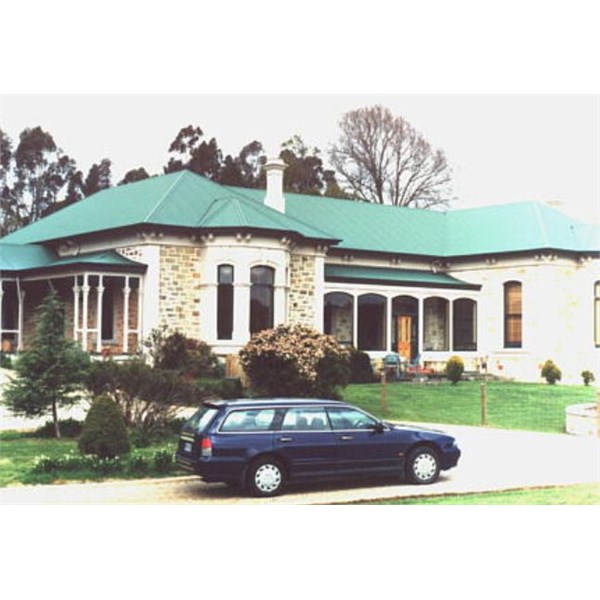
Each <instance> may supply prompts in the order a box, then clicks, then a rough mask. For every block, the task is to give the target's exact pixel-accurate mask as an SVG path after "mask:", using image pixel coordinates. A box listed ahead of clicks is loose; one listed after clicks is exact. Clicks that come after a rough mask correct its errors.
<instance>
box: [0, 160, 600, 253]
mask: <svg viewBox="0 0 600 600" xmlns="http://www.w3.org/2000/svg"><path fill="white" fill-rule="evenodd" d="M264 197H265V192H264V190H257V189H246V188H237V187H231V186H222V185H219V184H217V183H214V182H212V181H210V180H209V179H206V178H205V177H201V176H199V175H196V174H194V173H191V172H189V171H180V172H177V173H170V174H168V175H161V176H157V177H151V178H149V179H145V180H143V181H139V182H136V183H131V184H128V185H122V186H117V187H114V188H110V189H107V190H103V191H101V192H98V193H97V194H94V195H93V196H90V197H89V198H86V199H85V200H82V201H80V202H76V203H75V204H72V205H70V206H68V207H66V208H64V209H63V210H59V211H57V212H56V213H53V214H51V215H49V216H48V217H45V218H44V219H41V220H39V221H37V222H35V223H33V224H31V225H29V226H27V227H24V228H22V229H20V230H18V231H16V232H14V233H12V234H10V235H8V236H6V237H5V238H4V239H3V240H2V242H9V243H13V244H39V243H46V242H50V241H56V240H59V239H63V238H71V237H74V236H85V235H89V234H92V233H96V232H102V231H105V232H109V231H111V230H114V229H120V228H126V227H139V226H145V225H151V226H157V227H160V226H164V227H181V228H186V229H190V228H192V229H198V230H204V231H214V230H219V229H221V230H223V229H225V230H226V229H236V230H239V229H240V228H245V229H250V230H262V231H270V232H273V233H281V232H289V233H291V234H296V235H298V236H301V237H304V238H308V239H317V240H324V241H327V242H328V243H330V244H332V245H334V246H335V247H336V248H339V249H341V250H348V251H366V252H384V253H388V254H402V255H416V256H426V257H438V258H450V257H456V256H468V255H482V254H495V253H506V252H519V251H528V250H544V249H553V250H565V251H572V252H598V251H600V234H599V229H598V228H597V227H593V226H590V225H586V224H583V223H580V222H578V221H575V220H574V219H571V218H569V217H567V216H565V215H563V214H562V213H560V212H559V211H557V210H554V209H553V208H551V207H549V206H546V205H543V204H539V203H535V202H523V203H517V204H506V205H499V206H491V207H484V208H476V209H468V210H456V211H448V212H440V211H433V210H422V209H414V208H398V207H392V206H385V205H378V204H369V203H365V202H353V201H349V200H340V199H336V198H326V197H321V196H308V195H303V194H290V193H286V194H285V197H286V212H285V214H282V213H280V212H278V211H276V210H273V209H271V208H269V207H267V206H265V205H264Z"/></svg>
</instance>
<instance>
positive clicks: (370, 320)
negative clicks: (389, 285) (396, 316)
mask: <svg viewBox="0 0 600 600" xmlns="http://www.w3.org/2000/svg"><path fill="white" fill-rule="evenodd" d="M386 307H387V300H386V299H385V297H383V296H379V295H378V294H364V295H363V296H359V298H358V349H359V350H385V349H386V348H385V345H386V327H385V324H386Z"/></svg>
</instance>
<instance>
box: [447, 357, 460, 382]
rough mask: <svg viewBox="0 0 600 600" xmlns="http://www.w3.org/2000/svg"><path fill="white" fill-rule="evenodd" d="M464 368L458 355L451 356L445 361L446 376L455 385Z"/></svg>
mask: <svg viewBox="0 0 600 600" xmlns="http://www.w3.org/2000/svg"><path fill="white" fill-rule="evenodd" d="M464 370H465V363H464V362H463V359H462V358H461V357H460V356H451V357H450V358H449V359H448V362H447V363H446V377H447V378H448V379H449V380H450V381H451V382H452V385H456V384H457V383H458V382H459V381H460V378H461V377H462V374H463V372H464Z"/></svg>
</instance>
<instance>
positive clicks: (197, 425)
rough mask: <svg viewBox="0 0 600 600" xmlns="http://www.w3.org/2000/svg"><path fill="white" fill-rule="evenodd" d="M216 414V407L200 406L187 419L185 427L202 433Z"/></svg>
mask: <svg viewBox="0 0 600 600" xmlns="http://www.w3.org/2000/svg"><path fill="white" fill-rule="evenodd" d="M216 414H217V409H216V408H214V407H212V406H202V407H200V408H199V409H198V410H197V411H196V412H195V413H194V414H193V416H192V417H191V418H190V419H189V420H188V421H187V423H186V424H185V426H186V429H193V430H194V431H196V432H197V433H202V432H203V431H205V430H206V428H207V427H208V425H209V424H210V422H211V421H212V420H213V417H214V416H215V415H216Z"/></svg>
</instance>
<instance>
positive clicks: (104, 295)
mask: <svg viewBox="0 0 600 600" xmlns="http://www.w3.org/2000/svg"><path fill="white" fill-rule="evenodd" d="M5 262H6V261H5ZM26 267H27V268H23V269H12V270H11V271H9V270H7V269H6V268H4V269H3V270H2V271H1V272H0V315H1V319H0V343H1V348H2V352H3V353H14V352H19V351H21V350H24V349H26V348H27V347H28V344H29V343H30V340H31V339H32V336H33V334H34V331H35V325H36V311H37V309H38V308H39V306H40V304H41V302H42V300H43V299H44V297H45V296H46V294H48V293H49V292H50V291H51V290H54V291H55V292H56V293H57V294H58V296H59V298H60V300H61V301H62V302H63V304H64V306H65V317H66V324H67V325H66V326H67V331H66V332H65V333H66V335H67V336H69V337H71V338H72V339H74V340H75V341H76V342H77V343H78V344H79V345H80V346H81V348H82V349H84V350H86V351H87V352H90V353H97V354H104V355H119V354H129V353H135V352H138V350H139V346H140V344H141V342H142V339H141V331H142V327H141V324H142V300H143V277H144V273H145V270H146V267H145V265H143V264H140V263H137V262H135V261H132V260H130V259H128V258H125V257H123V256H121V255H120V254H118V253H116V252H112V251H111V252H104V253H95V254H89V255H82V256H77V257H70V258H62V259H54V260H51V261H46V262H45V263H44V264H38V265H35V264H34V265H26Z"/></svg>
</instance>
